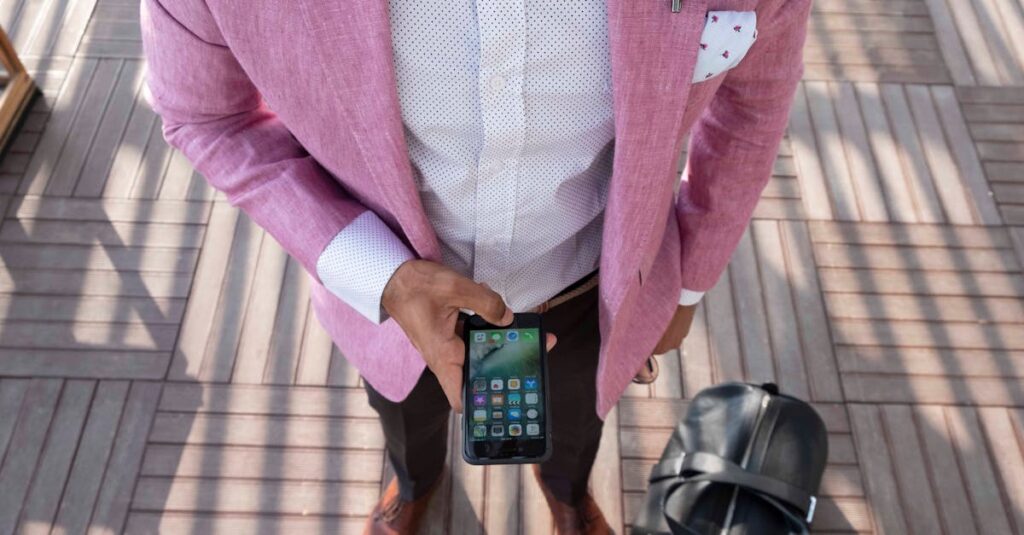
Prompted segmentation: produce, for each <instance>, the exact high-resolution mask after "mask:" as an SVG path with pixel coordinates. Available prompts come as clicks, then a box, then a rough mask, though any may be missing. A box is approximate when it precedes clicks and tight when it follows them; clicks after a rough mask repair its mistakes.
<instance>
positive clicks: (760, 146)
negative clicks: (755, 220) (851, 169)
mask: <svg viewBox="0 0 1024 535" xmlns="http://www.w3.org/2000/svg"><path fill="white" fill-rule="evenodd" d="M775 4H776V5H777V6H779V7H777V8H775V9H774V10H773V12H771V14H770V15H768V16H767V17H765V18H761V17H760V16H759V20H758V36H757V41H756V42H755V43H754V44H753V45H752V46H751V49H750V51H749V52H748V53H747V56H746V58H744V60H743V61H742V62H741V63H740V64H739V65H737V66H736V67H735V68H733V69H732V70H730V71H728V72H727V73H726V75H725V79H724V80H723V82H722V85H721V86H720V87H719V89H718V91H717V93H716V94H715V97H714V99H713V100H712V101H711V103H710V104H709V106H708V109H707V110H706V111H705V113H704V114H703V115H702V116H701V118H700V119H699V120H698V122H697V124H696V125H695V127H694V130H693V135H692V136H691V138H690V147H689V150H688V155H689V156H688V158H689V159H688V162H687V165H686V173H685V174H684V176H683V182H682V183H681V184H680V189H679V196H678V198H677V201H676V214H677V216H678V218H679V230H680V239H681V242H682V253H681V254H682V259H681V267H682V283H683V287H684V288H688V289H691V290H694V291H706V290H709V289H710V288H711V287H712V286H714V285H715V282H716V281H717V280H718V278H719V276H721V274H722V272H723V271H724V270H725V267H726V265H727V264H728V263H729V259H730V257H731V256H732V253H733V251H734V250H735V249H736V246H737V244H738V243H739V240H740V238H741V237H742V235H743V232H744V230H745V229H746V227H747V225H748V224H749V223H750V218H751V216H752V214H753V211H754V207H755V206H756V205H757V201H758V199H759V198H760V196H761V192H762V191H763V190H764V187H765V186H766V185H767V183H768V179H769V178H770V177H771V173H772V167H773V165H774V162H775V157H776V155H777V153H778V149H779V143H780V142H781V141H782V136H783V134H784V132H785V129H786V124H787V122H788V118H789V111H790V107H791V106H792V102H793V95H794V94H795V92H796V87H797V84H798V83H799V81H800V78H801V77H802V76H803V45H804V40H805V38H806V35H807V19H808V16H809V13H810V7H811V2H810V0H783V1H781V2H775ZM759 15H760V14H759Z"/></svg>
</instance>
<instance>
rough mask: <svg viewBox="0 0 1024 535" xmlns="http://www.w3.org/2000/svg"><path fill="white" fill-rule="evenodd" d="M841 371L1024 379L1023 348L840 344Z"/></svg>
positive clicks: (838, 349)
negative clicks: (1018, 349)
mask: <svg viewBox="0 0 1024 535" xmlns="http://www.w3.org/2000/svg"><path fill="white" fill-rule="evenodd" d="M836 356H837V357H838V360H839V366H840V367H841V368H842V370H843V372H844V373H864V374H893V375H910V376H913V375H933V376H949V377H954V376H955V377H988V378H1005V379H1009V378H1013V377H1020V378H1024V365H1017V364H1015V363H1018V362H1021V363H1024V360H1022V359H1024V351H992V350H988V349H959V348H957V349H949V348H933V347H901V348H898V349H894V348H891V347H877V346H839V347H837V348H836Z"/></svg>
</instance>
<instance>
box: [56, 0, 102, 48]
mask: <svg viewBox="0 0 1024 535" xmlns="http://www.w3.org/2000/svg"><path fill="white" fill-rule="evenodd" d="M96 3H97V0H72V2H71V7H69V8H68V9H67V15H65V17H64V22H63V25H62V27H61V30H60V31H59V32H54V35H53V45H52V47H51V48H50V53H51V54H53V55H58V56H71V55H74V53H75V50H77V48H78V44H79V42H80V41H81V39H82V35H83V34H84V33H85V28H86V26H87V25H88V23H89V18H90V16H91V15H92V12H93V8H94V7H95V6H96Z"/></svg>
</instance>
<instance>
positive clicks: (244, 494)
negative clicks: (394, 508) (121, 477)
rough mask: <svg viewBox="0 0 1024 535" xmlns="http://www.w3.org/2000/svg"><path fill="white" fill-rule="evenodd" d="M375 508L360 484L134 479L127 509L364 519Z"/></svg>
mask: <svg viewBox="0 0 1024 535" xmlns="http://www.w3.org/2000/svg"><path fill="white" fill-rule="evenodd" d="M376 503H377V485H376V483H374V484H366V483H336V482H317V483H313V482H299V481H265V480H264V481H251V480H236V479H212V480H211V479H202V480H191V479H165V478H152V477H140V478H139V484H138V488H137V489H136V492H135V499H134V501H133V502H132V507H133V509H137V510H143V511H157V510H163V509H170V510H175V511H190V512H191V511H195V512H209V513H261V514H287V515H324V514H331V515H339V514H340V515H347V516H360V517H365V516H366V515H367V514H369V513H370V510H371V509H373V506H374V504H376Z"/></svg>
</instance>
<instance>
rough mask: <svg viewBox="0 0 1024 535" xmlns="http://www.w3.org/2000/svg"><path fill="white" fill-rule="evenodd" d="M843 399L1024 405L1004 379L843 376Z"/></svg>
mask: <svg viewBox="0 0 1024 535" xmlns="http://www.w3.org/2000/svg"><path fill="white" fill-rule="evenodd" d="M842 379H843V390H844V392H846V399H847V400H848V401H851V402H864V403H941V404H969V405H990V406H1009V405H1024V394H1022V393H1021V392H1020V391H1019V390H1017V389H1007V382H1008V380H1007V379H1004V378H1001V377H997V378H993V377H951V376H923V377H922V376H912V377H911V376H906V375H867V374H863V375H861V374H844V375H843V377H842Z"/></svg>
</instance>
